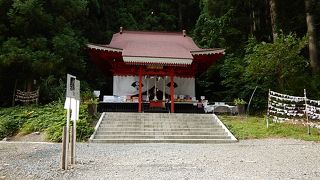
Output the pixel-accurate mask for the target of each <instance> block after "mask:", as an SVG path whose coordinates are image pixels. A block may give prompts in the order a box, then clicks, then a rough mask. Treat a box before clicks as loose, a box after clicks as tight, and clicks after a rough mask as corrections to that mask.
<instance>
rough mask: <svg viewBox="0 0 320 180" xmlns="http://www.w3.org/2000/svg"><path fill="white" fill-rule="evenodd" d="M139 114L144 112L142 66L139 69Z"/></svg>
mask: <svg viewBox="0 0 320 180" xmlns="http://www.w3.org/2000/svg"><path fill="white" fill-rule="evenodd" d="M138 101H139V113H141V112H142V66H140V67H139V99H138Z"/></svg>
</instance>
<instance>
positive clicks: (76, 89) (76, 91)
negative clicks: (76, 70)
mask: <svg viewBox="0 0 320 180" xmlns="http://www.w3.org/2000/svg"><path fill="white" fill-rule="evenodd" d="M75 99H76V100H78V101H79V100H80V81H79V80H76V81H75Z"/></svg>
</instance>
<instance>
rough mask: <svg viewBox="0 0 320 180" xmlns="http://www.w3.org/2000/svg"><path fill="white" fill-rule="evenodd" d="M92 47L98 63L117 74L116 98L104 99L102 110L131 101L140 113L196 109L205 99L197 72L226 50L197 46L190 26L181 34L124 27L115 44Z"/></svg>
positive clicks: (114, 79) (92, 54) (202, 70)
mask: <svg viewBox="0 0 320 180" xmlns="http://www.w3.org/2000/svg"><path fill="white" fill-rule="evenodd" d="M88 47H89V53H90V56H91V59H92V60H93V62H94V63H95V64H96V65H97V66H98V67H100V68H101V69H102V70H103V71H106V72H111V74H112V75H113V95H112V96H113V97H112V96H110V95H107V96H106V98H103V100H102V102H100V104H101V106H105V108H103V109H102V111H108V110H110V109H111V110H112V111H118V110H119V106H130V107H132V109H133V110H132V111H136V112H145V111H146V110H147V108H149V109H148V110H150V109H152V108H161V109H164V110H167V111H168V112H171V113H174V112H176V110H178V111H179V112H183V111H186V112H190V111H194V112H196V110H197V109H196V108H198V107H199V106H197V103H198V102H199V100H197V99H196V97H195V77H196V76H198V75H200V74H201V73H202V72H204V71H205V70H206V69H207V68H208V67H209V66H210V65H211V64H212V63H213V62H214V61H216V60H217V59H219V58H220V57H221V56H223V54H224V50H223V49H201V48H199V47H197V46H196V45H195V43H194V42H193V40H192V39H191V38H190V37H188V36H187V35H186V32H185V31H183V33H182V34H181V33H165V32H141V31H123V30H122V28H121V29H120V32H119V33H116V34H114V36H113V38H112V40H111V42H110V44H109V45H96V44H89V45H88ZM110 70H111V71H110ZM104 97H105V96H104ZM105 99H106V100H105ZM120 103H122V104H120ZM135 108H137V109H135ZM120 109H121V110H119V111H126V109H125V108H120ZM128 111H129V110H128ZM130 111H131V110H130Z"/></svg>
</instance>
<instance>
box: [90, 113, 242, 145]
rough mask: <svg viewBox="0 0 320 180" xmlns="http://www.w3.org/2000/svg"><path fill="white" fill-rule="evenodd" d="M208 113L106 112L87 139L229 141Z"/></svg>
mask: <svg viewBox="0 0 320 180" xmlns="http://www.w3.org/2000/svg"><path fill="white" fill-rule="evenodd" d="M213 119H214V117H213V115H212V114H202V115H201V114H168V113H106V114H105V117H102V121H101V122H100V126H99V127H98V130H97V131H96V132H95V134H94V137H93V138H92V139H90V141H91V142H96V143H230V142H235V141H236V140H231V136H229V135H228V133H227V132H226V131H225V130H224V128H222V126H221V125H220V124H219V123H217V121H216V120H213Z"/></svg>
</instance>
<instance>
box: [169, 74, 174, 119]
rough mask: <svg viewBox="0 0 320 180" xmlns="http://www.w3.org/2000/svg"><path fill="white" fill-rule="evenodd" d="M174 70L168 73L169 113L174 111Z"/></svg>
mask: <svg viewBox="0 0 320 180" xmlns="http://www.w3.org/2000/svg"><path fill="white" fill-rule="evenodd" d="M173 76H174V71H173V70H172V73H171V74H170V96H171V113H174V82H173Z"/></svg>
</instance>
